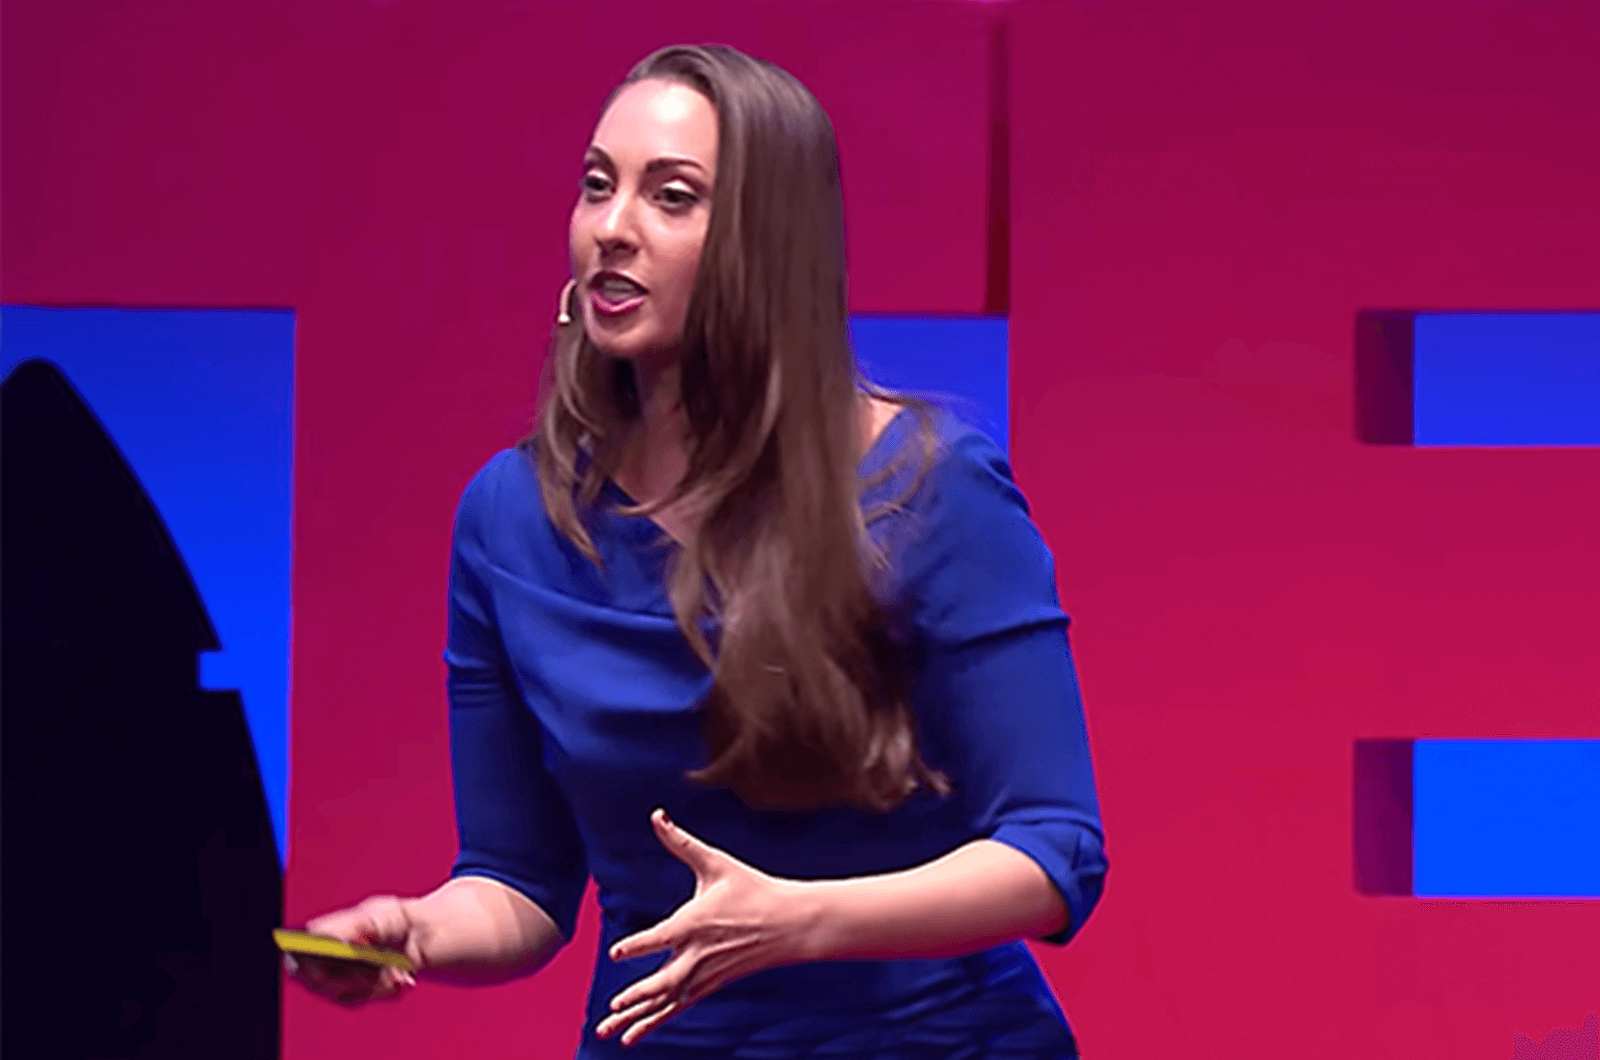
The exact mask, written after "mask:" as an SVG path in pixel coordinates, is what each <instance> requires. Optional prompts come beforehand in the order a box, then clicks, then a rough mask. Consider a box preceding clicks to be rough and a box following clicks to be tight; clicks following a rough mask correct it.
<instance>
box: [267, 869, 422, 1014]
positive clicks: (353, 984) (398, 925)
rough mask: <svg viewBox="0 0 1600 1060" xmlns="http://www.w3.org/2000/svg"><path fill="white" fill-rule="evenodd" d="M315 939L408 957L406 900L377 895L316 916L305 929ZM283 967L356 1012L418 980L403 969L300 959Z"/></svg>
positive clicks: (292, 959)
mask: <svg viewBox="0 0 1600 1060" xmlns="http://www.w3.org/2000/svg"><path fill="white" fill-rule="evenodd" d="M306 930H307V931H309V932H311V933H312V934H315V935H326V936H328V937H330V938H336V939H340V940H341V941H344V942H349V943H351V944H353V945H358V946H383V947H387V948H390V949H395V950H400V951H401V952H404V953H407V955H408V956H410V957H411V958H412V960H413V961H414V962H415V961H416V960H417V955H416V954H413V953H410V952H409V951H410V950H411V949H412V948H413V947H411V946H410V945H409V942H410V937H411V919H410V916H409V915H408V913H407V911H406V906H405V903H404V902H403V900H401V899H399V898H395V897H393V896H390V895H378V896H374V897H372V898H368V899H367V900H366V901H364V902H362V903H360V904H359V905H356V906H354V907H353V908H350V909H341V910H339V911H338V912H334V913H328V914H326V915H324V916H320V917H316V918H315V919H313V920H311V921H310V922H309V923H308V924H307V925H306ZM284 968H285V970H286V971H287V972H288V973H289V975H290V977H291V978H293V979H295V980H297V981H298V982H300V983H301V984H303V985H304V986H305V987H306V988H307V989H309V990H311V991H312V992H313V993H315V994H318V995H320V996H322V997H326V998H328V999H329V1000H331V1001H335V1002H337V1003H339V1004H341V1005H345V1006H349V1007H356V1006H360V1005H364V1004H366V1003H367V1002H369V1001H384V1000H388V999H391V998H397V997H399V996H400V995H401V994H403V993H405V992H407V991H408V990H410V989H411V988H412V987H415V986H416V985H417V980H416V977H415V976H414V975H412V974H411V973H409V972H406V971H403V970H401V969H399V968H394V967H389V966H384V965H373V964H368V963H366V962H364V961H349V960H341V959H338V958H332V957H313V956H309V955H306V954H296V955H291V956H289V957H286V958H285V960H284Z"/></svg>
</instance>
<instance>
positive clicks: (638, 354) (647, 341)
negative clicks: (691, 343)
mask: <svg viewBox="0 0 1600 1060" xmlns="http://www.w3.org/2000/svg"><path fill="white" fill-rule="evenodd" d="M588 335H589V342H590V343H591V344H593V346H594V348H595V349H597V350H599V351H600V352H601V353H603V354H605V355H606V356H607V357H613V358H615V359H617V360H619V361H633V362H638V361H650V360H657V359H660V358H662V357H664V356H667V355H666V354H664V353H663V352H662V351H663V350H665V349H668V347H667V346H666V345H665V344H663V343H661V342H659V341H656V340H655V339H654V338H653V337H652V336H649V335H605V334H601V335H596V334H595V333H594V332H593V331H590V332H588Z"/></svg>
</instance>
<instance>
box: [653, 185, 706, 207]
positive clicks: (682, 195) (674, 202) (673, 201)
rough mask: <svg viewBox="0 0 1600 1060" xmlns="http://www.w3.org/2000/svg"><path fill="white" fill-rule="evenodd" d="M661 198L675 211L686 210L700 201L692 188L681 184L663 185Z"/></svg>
mask: <svg viewBox="0 0 1600 1060" xmlns="http://www.w3.org/2000/svg"><path fill="white" fill-rule="evenodd" d="M661 197H662V198H663V199H665V200H666V203H667V205H668V206H670V207H672V208H673V209H675V210H681V209H686V208H688V207H690V206H693V205H694V204H695V203H697V202H699V201H700V196H699V195H697V194H695V191H694V189H693V188H689V187H685V186H684V185H682V184H668V185H665V186H664V187H662V189H661Z"/></svg>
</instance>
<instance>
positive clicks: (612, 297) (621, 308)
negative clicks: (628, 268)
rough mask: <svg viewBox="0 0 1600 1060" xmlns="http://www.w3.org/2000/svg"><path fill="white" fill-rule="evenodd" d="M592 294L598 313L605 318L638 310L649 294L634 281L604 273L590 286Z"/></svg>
mask: <svg viewBox="0 0 1600 1060" xmlns="http://www.w3.org/2000/svg"><path fill="white" fill-rule="evenodd" d="M590 292H591V296H592V300H593V302H594V308H595V311H596V312H599V313H601V314H602V315H605V316H614V315H616V314H618V313H626V312H629V311H630V310H633V309H637V308H638V307H639V306H640V305H641V304H643V302H644V297H645V295H646V294H647V293H648V292H647V291H646V290H645V289H644V288H643V287H641V286H640V285H639V284H637V283H635V282H634V281H632V280H630V279H628V278H626V277H624V276H617V275H614V274H608V273H602V274H600V275H599V276H597V277H596V278H595V280H594V282H593V283H592V284H590Z"/></svg>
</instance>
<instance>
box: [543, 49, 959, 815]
mask: <svg viewBox="0 0 1600 1060" xmlns="http://www.w3.org/2000/svg"><path fill="white" fill-rule="evenodd" d="M649 79H655V80H667V81H675V82H678V83H681V84H685V85H688V86H689V87H691V88H693V89H695V90H696V91H698V92H700V93H701V94H702V95H704V96H705V97H706V98H707V99H709V100H710V101H711V103H712V105H713V106H714V107H715V108H716V112H717V120H718V128H719V139H718V144H719V146H718V160H717V170H718V177H717V181H716V184H715V187H714V189H713V192H712V206H711V217H710V223H709V229H708V231H707V234H706V241H705V247H704V250H703V252H702V255H701V261H700V267H699V272H698V274H697V275H696V278H695V287H694V292H693V295H692V296H691V299H690V304H689V310H688V318H687V322H686V325H685V328H684V339H683V348H682V361H681V380H682V383H681V385H682V389H683V394H682V400H683V405H684V415H685V419H686V421H687V425H688V430H689V436H690V440H689V446H688V449H689V460H688V468H687V471H686V473H685V475H684V477H683V479H682V480H681V481H680V482H679V483H678V484H677V486H676V487H675V488H674V489H673V490H672V491H671V492H670V493H669V494H668V495H667V496H665V497H662V498H660V499H659V500H657V501H655V502H653V503H647V504H640V505H635V506H622V507H619V509H618V510H619V511H620V512H621V513H622V514H624V515H627V516H640V515H651V514H653V513H655V512H656V511H659V510H661V509H662V508H665V507H667V506H669V505H672V504H674V503H676V502H678V501H680V500H684V499H685V498H687V499H688V502H687V503H688V506H689V507H690V509H691V510H695V511H698V512H700V513H701V515H700V519H699V523H698V526H697V528H696V532H695V535H694V538H693V540H692V541H690V542H689V543H688V544H687V545H686V547H684V548H683V549H682V550H681V551H679V552H678V553H677V554H676V555H674V557H673V561H672V563H671V566H670V574H669V577H668V585H669V595H670V598H671V600H672V608H673V613H674V615H675V616H676V618H677V622H678V625H679V627H680V628H681V629H682V630H683V634H684V636H685V637H686V638H687V639H688V641H689V644H690V645H691V646H692V648H693V650H694V651H695V653H696V654H697V655H698V656H699V657H700V658H701V660H702V661H703V662H704V663H705V664H706V666H707V667H708V668H710V669H711V670H712V673H713V682H712V689H711V692H710V695H709V697H708V699H707V701H706V702H705V703H704V708H705V713H704V715H703V718H704V730H703V731H704V734H705V738H706V741H707V746H708V749H709V751H710V761H709V764H708V765H707V766H706V767H705V768H704V769H700V770H694V771H691V772H690V773H689V774H688V775H687V776H688V779H689V780H691V781H693V782H696V783H700V784H707V785H722V786H726V787H729V788H731V789H733V790H734V791H736V792H737V793H738V794H739V795H740V796H741V797H742V798H743V799H744V801H745V802H746V804H748V805H749V806H751V807H752V808H759V809H787V810H799V809H812V808H819V807H822V806H827V805H855V806H860V807H864V808H868V809H872V810H877V811H887V810H891V809H893V808H895V807H896V806H898V805H900V804H901V802H903V801H904V799H905V798H906V797H907V796H908V795H910V794H911V793H912V792H914V791H915V790H917V788H919V787H921V786H923V785H924V784H926V785H928V786H930V787H932V788H933V789H934V790H936V791H938V792H939V794H941V795H944V794H948V792H949V790H950V789H949V781H948V779H947V778H946V777H945V776H944V775H943V774H942V773H939V772H937V771H935V770H932V769H930V768H929V767H928V766H927V765H926V763H924V762H923V760H922V757H921V755H920V753H919V752H918V749H917V741H916V728H915V716H914V714H913V712H912V709H911V701H910V691H911V689H910V683H911V675H910V658H909V655H908V651H907V642H906V638H904V637H903V636H901V635H899V634H897V633H896V625H895V623H894V621H893V620H892V617H891V615H890V613H889V610H888V609H887V608H886V607H885V603H886V601H884V600H882V599H880V592H881V590H882V588H883V586H884V585H885V581H884V575H885V574H886V572H887V569H888V565H889V559H888V557H887V556H886V555H885V554H884V553H883V552H882V551H881V550H879V549H877V548H876V547H875V546H874V543H873V542H872V540H871V538H870V537H869V536H868V533H867V525H868V523H869V522H871V521H873V520H875V519H877V518H879V517H881V516H883V515H885V514H888V513H889V512H891V511H898V510H902V509H903V506H904V503H905V501H906V500H907V499H909V497H910V496H911V495H912V494H913V493H914V492H915V491H916V490H917V489H918V488H920V486H921V483H922V480H923V478H924V477H925V476H926V475H927V473H928V470H929V468H930V467H931V466H932V462H933V459H934V456H935V453H936V449H937V443H936V434H935V428H934V423H933V417H932V415H931V410H932V406H931V404H930V403H929V402H927V401H924V400H922V399H920V398H915V397H912V396H910V395H906V394H901V393H897V392H894V391H890V390H887V389H885V388H882V387H879V386H877V385H876V384H874V383H873V382H872V381H871V380H869V379H867V378H866V377H865V376H864V375H863V374H862V372H861V370H860V367H859V365H858V364H857V361H856V358H855V353H854V351H853V350H852V348H851V345H850V336H849V321H848V311H847V303H846V294H845V284H846V279H845V247H844V203H843V196H842V191H841V187H840V177H839V161H838V148H837V145H836V143H835V140H834V134H833V125H832V123H831V122H830V121H829V120H828V116H827V114H826V113H825V112H824V111H823V109H822V107H821V106H820V105H819V104H818V103H817V101H816V99H815V98H814V97H813V96H812V95H811V93H810V92H808V91H807V90H806V89H805V87H804V86H803V85H801V84H800V83H799V81H797V80H795V78H794V77H792V76H791V75H789V74H788V73H786V72H785V71H783V70H782V69H780V68H778V67H777V66H775V65H773V64H771V63H768V62H765V61H763V60H760V59H755V58H752V57H750V56H747V55H745V54H743V53H741V52H738V51H736V50H734V49H732V48H728V47H724V46H720V45H708V46H703V47H688V46H676V47H670V48H663V49H661V50H660V51H657V52H655V53H654V54H652V55H650V56H649V57H648V58H646V59H644V60H643V61H642V62H640V63H639V64H638V65H637V66H636V67H634V69H633V70H632V71H631V72H630V73H629V74H628V77H627V78H626V80H624V81H623V82H622V84H621V85H619V86H618V87H617V88H616V89H615V90H614V91H613V92H612V94H611V96H610V98H608V99H607V101H606V106H607V107H609V106H610V104H611V100H613V99H615V98H616V95H617V93H618V92H620V91H621V90H622V89H623V88H625V87H627V86H628V85H631V84H634V83H636V82H638V81H643V80H649ZM602 113H603V110H602ZM544 382H545V385H544V397H543V400H542V407H541V411H540V417H539V423H538V425H537V427H536V429H535V430H534V432H533V433H532V434H530V435H529V436H528V438H526V439H525V440H524V441H523V446H524V448H525V449H530V450H531V451H532V453H533V455H534V458H535V461H536V463H537V467H538V473H539V486H540V490H541V493H542V494H543V498H544V504H545V510H546V511H547V512H548V513H549V516H550V519H551V520H552V521H553V523H554V524H555V526H556V527H557V528H558V529H559V530H560V531H561V532H562V533H563V534H564V535H565V536H566V537H567V538H568V539H569V540H571V541H572V542H573V544H574V545H575V546H576V547H577V548H578V549H579V550H580V551H581V552H582V553H583V554H584V555H585V556H587V557H588V558H589V559H590V560H591V561H592V562H594V563H595V564H596V565H600V557H599V554H598V552H597V551H596V549H595V547H594V543H593V540H592V538H591V537H590V536H589V533H588V532H587V530H586V529H585V527H584V525H583V521H582V520H581V519H580V517H579V511H580V509H581V510H585V511H586V510H588V507H589V506H590V505H592V504H593V503H594V501H595V499H596V498H597V497H598V496H599V493H600V490H601V488H602V486H603V485H604V482H605V480H606V479H607V478H608V477H609V476H610V475H611V474H612V472H613V471H614V470H615V469H616V467H617V465H618V463H619V461H620V459H621V455H622V454H621V448H620V439H621V437H622V435H623V433H624V431H625V430H626V428H627V427H628V426H629V425H630V424H631V423H632V422H633V421H635V420H636V419H637V418H638V417H639V415H640V407H639V395H638V391H637V388H636V386H635V383H634V376H633V367H632V365H631V364H630V363H629V362H627V361H624V360H620V359H615V358H610V357H607V356H606V355H604V354H603V353H601V352H600V351H599V350H598V349H597V348H596V347H595V346H594V345H593V344H592V343H591V342H590V341H589V339H588V337H587V335H586V334H585V331H584V328H583V326H582V323H581V321H577V320H575V321H574V322H573V323H569V324H566V325H564V326H560V327H557V328H556V329H555V334H554V336H553V338H552V340H551V347H550V355H549V358H548V359H547V361H546V366H545V380H544ZM862 393H866V394H870V395H872V396H875V397H878V398H881V399H885V400H889V401H892V402H894V403H896V404H900V405H903V406H905V405H909V406H911V407H913V409H914V410H915V413H916V415H917V417H918V419H919V420H920V430H919V438H920V440H921V442H922V445H921V450H922V461H921V466H920V470H919V472H918V474H917V476H916V480H915V482H913V484H912V485H911V486H910V487H909V488H908V489H907V491H906V492H905V493H904V494H903V495H902V496H900V497H898V498H896V499H894V500H892V501H887V502H884V503H882V504H880V505H877V506H875V508H874V510H873V511H871V512H864V511H863V510H862V494H863V493H864V492H865V491H866V490H868V489H871V488H872V487H874V486H876V485H877V484H878V483H880V482H882V481H883V480H884V478H885V477H886V476H888V475H890V474H892V473H893V471H894V470H895V467H896V466H897V465H896V464H895V463H893V462H891V463H890V464H889V465H888V466H886V467H884V468H883V469H882V470H881V471H880V472H879V473H878V474H876V475H874V476H871V477H869V478H867V479H862V478H861V477H860V475H859V473H858V472H859V460H860V453H859V451H858V437H859V434H858V423H859V417H860V400H861V398H860V395H861V394H862ZM580 448H581V449H582V450H583V451H584V452H585V453H587V455H588V457H589V458H590V459H589V461H588V466H587V467H586V468H583V469H582V470H581V472H580V469H579V461H578V453H579V450H580ZM708 582H709V585H708V584H707V583H708ZM708 589H709V592H708ZM702 617H710V618H712V619H714V620H717V621H719V622H720V624H721V639H720V644H719V645H718V649H717V651H716V653H715V656H713V653H712V651H711V648H710V646H709V644H708V643H707V640H706V638H705V637H704V636H703V635H702V633H701V629H700V625H699V620H700V619H701V618H702Z"/></svg>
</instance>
